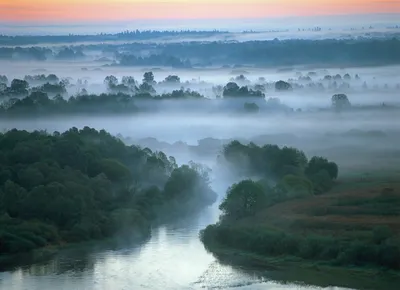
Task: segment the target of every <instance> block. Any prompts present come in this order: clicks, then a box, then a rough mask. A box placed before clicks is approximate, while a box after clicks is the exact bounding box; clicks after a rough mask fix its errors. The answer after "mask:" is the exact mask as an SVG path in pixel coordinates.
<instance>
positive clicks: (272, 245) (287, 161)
mask: <svg viewBox="0 0 400 290" xmlns="http://www.w3.org/2000/svg"><path fill="white" fill-rule="evenodd" d="M221 163H222V164H223V165H224V166H225V167H227V168H229V170H230V171H231V172H232V173H233V174H235V175H236V177H241V178H248V179H245V180H243V181H241V182H239V183H236V184H234V185H232V186H231V187H230V188H229V189H228V191H227V195H226V197H225V198H224V200H223V201H222V203H221V204H220V210H221V211H222V214H221V217H220V221H219V222H218V223H217V224H215V225H210V226H208V227H207V228H206V229H205V230H203V231H202V232H201V238H202V241H203V243H204V244H205V245H206V247H207V248H208V249H209V250H210V251H216V254H218V251H219V250H218V249H221V247H225V248H228V249H229V248H230V249H236V250H239V251H246V252H251V253H255V254H258V255H261V256H266V257H270V256H273V257H288V256H290V257H297V258H301V259H304V260H310V261H319V262H324V263H328V264H331V265H338V266H354V265H355V266H377V267H384V268H390V269H400V246H399V243H398V238H397V237H396V236H395V234H394V233H393V232H392V231H391V230H390V229H389V228H388V227H376V228H373V229H371V231H370V232H369V235H365V234H364V233H362V234H360V235H359V236H353V237H352V239H349V238H348V237H346V236H340V234H339V232H338V231H335V233H336V234H332V235H330V234H328V235H321V234H319V235H318V234H315V231H313V228H311V229H309V228H307V225H304V226H303V225H298V226H297V225H294V224H293V225H282V226H281V227H279V228H277V227H276V226H275V225H270V224H268V221H266V220H263V218H262V217H263V212H266V211H268V210H269V208H270V207H272V206H274V205H276V204H278V203H282V202H286V201H289V200H293V199H299V198H305V197H311V196H313V195H320V194H323V193H325V192H327V191H328V190H329V189H330V188H331V187H332V186H333V184H334V182H335V180H336V178H337V177H338V166H337V164H335V163H334V162H330V161H328V160H327V159H325V158H323V157H312V158H311V159H310V160H308V159H307V157H306V156H305V154H304V153H303V152H302V151H300V150H297V149H295V148H289V147H283V148H279V147H278V146H276V145H265V146H263V147H259V146H257V145H254V144H252V143H250V144H249V145H243V144H241V143H239V142H238V141H233V142H231V143H230V144H228V145H226V146H225V147H224V150H223V154H222V156H221ZM250 178H251V179H250ZM310 218H311V217H310ZM335 229H337V228H335ZM326 230H327V229H326ZM313 232H314V233H313Z"/></svg>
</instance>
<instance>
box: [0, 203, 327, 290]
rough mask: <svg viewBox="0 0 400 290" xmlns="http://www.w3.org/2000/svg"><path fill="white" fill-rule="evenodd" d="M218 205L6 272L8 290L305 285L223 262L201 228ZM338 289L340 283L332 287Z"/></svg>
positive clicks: (2, 282)
mask: <svg viewBox="0 0 400 290" xmlns="http://www.w3.org/2000/svg"><path fill="white" fill-rule="evenodd" d="M218 214H219V213H218V210H217V208H216V206H213V207H211V208H208V209H206V210H204V211H202V212H201V213H199V214H198V216H197V217H195V218H192V219H183V220H180V221H178V222H176V223H174V224H171V225H165V226H160V227H158V228H156V229H154V230H153V233H152V237H151V239H150V240H149V241H148V242H147V243H145V244H144V245H142V246H132V245H130V246H127V245H125V246H124V247H121V246H118V247H111V246H107V247H105V248H101V247H98V248H97V249H94V248H85V247H82V248H79V249H74V250H68V251H63V252H62V253H60V254H59V255H57V256H56V257H54V258H53V259H52V260H50V261H48V262H46V263H41V264H35V265H32V266H29V267H26V268H19V269H17V270H15V271H13V272H6V273H2V274H0V288H1V289H7V290H23V289H27V290H54V289H57V290H64V289H65V290H71V289H78V290H80V289H88V290H89V289H93V290H109V289H121V290H122V289H155V290H157V289H160V290H161V289H166V290H168V289H229V288H236V289H270V290H273V289H304V288H309V287H305V286H298V285H293V284H290V285H284V284H278V283H275V282H271V281H266V280H265V278H263V277H262V276H260V275H258V274H255V273H249V272H245V271H244V270H240V269H235V268H233V267H231V266H228V265H222V264H220V263H219V262H218V261H216V260H215V258H214V257H213V256H212V255H210V254H209V253H207V252H206V251H205V250H204V247H203V245H202V243H201V242H200V240H199V239H198V232H199V230H200V229H202V228H204V227H205V226H206V225H208V224H210V223H212V222H214V221H215V220H216V219H217V217H218ZM332 289H334V288H332Z"/></svg>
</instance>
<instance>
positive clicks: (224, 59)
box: [0, 38, 400, 68]
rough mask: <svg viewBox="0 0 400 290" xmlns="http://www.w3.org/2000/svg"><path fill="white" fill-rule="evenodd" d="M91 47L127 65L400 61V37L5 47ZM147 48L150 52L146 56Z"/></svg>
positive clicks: (41, 52)
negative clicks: (144, 55)
mask: <svg viewBox="0 0 400 290" xmlns="http://www.w3.org/2000/svg"><path fill="white" fill-rule="evenodd" d="M85 50H90V51H96V50H97V51H101V52H103V53H105V52H107V54H114V58H115V59H117V60H119V62H118V63H116V64H119V65H123V66H143V65H152V66H154V65H157V66H170V67H178V68H188V67H191V66H193V67H197V66H212V65H229V66H233V65H236V66H238V65H252V66H257V67H271V66H272V67H274V66H294V65H305V64H310V65H311V64H313V65H320V64H321V63H323V64H325V65H334V66H336V67H337V66H352V65H354V66H358V65H362V66H365V65H367V66H368V65H393V64H398V63H400V52H399V51H400V40H399V39H398V38H392V39H354V40H333V39H332V40H330V39H324V40H300V39H299V40H278V39H275V40H268V41H248V42H222V41H219V42H217V41H215V42H188V43H164V44H155V43H149V44H143V43H141V44H138V43H133V44H122V45H104V44H98V45H90V46H83V45H79V46H69V47H62V48H58V49H57V48H43V47H0V59H4V60H37V61H45V60H54V59H70V60H81V59H83V58H85V57H86V55H85ZM141 52H143V53H146V54H147V55H148V54H149V52H151V54H150V55H148V56H146V57H142V56H140V54H141Z"/></svg>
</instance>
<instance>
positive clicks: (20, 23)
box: [0, 12, 400, 27]
mask: <svg viewBox="0 0 400 290" xmlns="http://www.w3.org/2000/svg"><path fill="white" fill-rule="evenodd" d="M396 15H400V12H379V13H369V12H368V13H367V12H366V13H364V12H360V13H334V14H317V15H280V16H264V17H252V18H250V17H235V18H226V17H221V18H220V17H218V18H217V17H215V18H214V17H211V18H205V17H204V18H132V19H123V20H105V21H104V20H103V21H102V20H80V21H70V20H60V21H53V20H41V21H38V20H22V21H1V20H0V24H2V25H7V26H9V27H24V26H27V25H29V26H30V27H42V26H47V25H53V26H54V25H56V26H82V25H96V24H101V23H104V24H106V23H107V24H115V25H116V24H117V23H132V22H135V21H138V22H157V21H160V22H162V21H174V22H195V21H207V20H212V21H220V22H226V21H238V20H250V21H258V20H268V19H274V20H275V19H287V18H302V19H307V18H325V17H343V16H347V17H351V16H396ZM399 22H400V21H399ZM35 23H38V24H35Z"/></svg>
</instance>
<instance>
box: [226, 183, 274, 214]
mask: <svg viewBox="0 0 400 290" xmlns="http://www.w3.org/2000/svg"><path fill="white" fill-rule="evenodd" d="M265 204H266V194H265V192H264V188H263V187H262V186H261V185H260V184H258V183H257V182H254V181H252V180H243V181H241V182H239V183H237V184H234V185H232V186H231V187H230V188H229V189H228V191H227V195H226V197H225V199H224V200H223V202H222V203H221V205H220V207H219V208H220V210H221V211H222V216H223V218H224V219H228V220H232V219H233V220H236V219H241V218H244V217H248V216H252V215H254V214H255V213H256V212H257V211H258V210H259V209H261V208H263V207H264V206H265Z"/></svg>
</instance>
